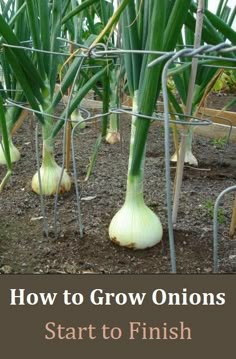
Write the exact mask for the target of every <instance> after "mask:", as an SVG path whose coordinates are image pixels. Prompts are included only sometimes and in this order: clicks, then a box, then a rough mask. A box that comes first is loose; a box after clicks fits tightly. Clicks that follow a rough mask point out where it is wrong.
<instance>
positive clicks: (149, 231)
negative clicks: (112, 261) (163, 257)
mask: <svg viewBox="0 0 236 359" xmlns="http://www.w3.org/2000/svg"><path fill="white" fill-rule="evenodd" d="M162 235H163V230H162V225H161V222H160V220H159V218H158V217H157V215H156V214H155V213H154V212H153V211H152V210H151V209H150V208H149V207H147V206H146V204H145V203H144V200H143V194H142V193H138V194H137V193H136V194H135V193H132V192H131V193H127V195H126V200H125V203H124V205H123V206H122V207H121V209H120V210H119V211H118V212H117V213H116V214H115V216H114V217H113V218H112V220H111V223H110V226H109V237H110V239H111V240H112V241H113V242H114V243H116V244H118V245H120V246H124V247H128V248H133V249H145V248H149V247H152V246H154V245H156V244H157V243H159V242H160V241H161V239H162Z"/></svg>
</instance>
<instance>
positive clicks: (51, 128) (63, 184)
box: [0, 0, 106, 195]
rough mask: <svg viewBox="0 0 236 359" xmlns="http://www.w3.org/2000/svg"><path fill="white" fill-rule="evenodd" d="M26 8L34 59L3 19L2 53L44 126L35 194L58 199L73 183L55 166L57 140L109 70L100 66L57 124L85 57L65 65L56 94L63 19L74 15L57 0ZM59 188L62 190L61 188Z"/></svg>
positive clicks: (0, 19) (30, 0)
mask: <svg viewBox="0 0 236 359" xmlns="http://www.w3.org/2000/svg"><path fill="white" fill-rule="evenodd" d="M25 3H26V6H25V11H26V14H27V21H28V24H29V25H28V26H29V29H30V39H32V43H33V49H34V51H33V52H32V54H31V51H30V49H29V51H27V49H26V50H25V49H24V48H22V46H21V45H22V44H21V43H20V41H19V39H18V37H17V35H16V34H15V33H14V31H13V30H12V28H11V26H10V24H9V23H7V21H6V20H5V19H4V17H3V16H2V15H0V35H1V36H2V39H3V41H2V42H3V43H4V45H3V52H4V56H5V58H6V61H7V62H8V63H9V64H10V66H11V70H12V72H13V73H14V76H15V77H16V79H17V81H18V82H19V84H20V86H21V89H22V91H23V92H24V95H25V97H26V99H27V101H28V103H29V105H30V106H31V108H32V110H33V111H34V112H35V113H36V115H37V118H38V121H39V123H40V124H41V126H42V136H43V153H42V165H41V168H40V170H39V172H37V173H36V174H35V175H34V176H33V179H32V189H33V190H34V191H35V192H36V193H40V192H42V193H43V194H45V195H51V194H54V193H56V192H57V190H59V192H61V193H63V192H64V191H68V190H69V189H70V187H71V181H70V178H69V175H68V173H67V172H66V170H64V169H62V168H61V167H60V166H59V165H58V164H57V163H56V161H55V158H54V141H55V137H56V136H57V134H58V132H59V131H60V129H61V128H62V127H63V125H64V122H65V116H66V115H68V116H69V115H70V114H71V113H72V112H73V111H74V110H75V109H76V108H77V106H78V104H79V103H80V101H81V99H82V98H83V97H84V96H85V94H86V93H87V92H88V91H89V90H90V89H91V88H92V87H93V86H94V84H95V83H96V82H97V81H98V79H99V78H100V77H101V76H102V75H103V73H104V72H105V71H106V67H105V66H104V67H102V68H101V69H100V71H98V72H97V73H96V74H95V75H94V76H93V77H91V78H90V79H89V80H88V81H87V82H86V84H85V85H84V86H83V87H82V88H80V89H79V90H78V92H77V93H76V94H75V96H74V97H73V100H72V101H71V104H70V108H67V109H66V110H65V111H64V112H63V113H62V115H61V120H60V121H58V122H55V121H54V119H53V117H54V113H55V108H56V106H57V104H58V103H59V101H60V100H61V98H62V96H63V95H64V94H67V91H68V89H69V87H70V86H71V84H72V83H73V81H74V78H75V76H76V74H77V72H78V68H79V67H80V66H81V64H82V62H83V61H84V56H83V54H82V53H81V55H80V56H74V57H73V58H72V60H73V61H71V63H70V64H69V65H68V64H67V66H64V73H63V79H62V82H61V84H60V90H59V91H58V92H55V88H56V83H57V79H58V67H59V65H60V64H61V62H62V58H61V56H60V55H57V54H58V53H59V52H61V51H62V50H61V44H62V41H61V40H60V39H59V38H60V37H61V35H62V33H61V31H62V24H65V25H66V20H65V17H66V19H68V20H69V19H70V18H71V16H72V15H71V14H72V12H71V11H70V12H69V13H67V9H68V5H69V2H68V1H67V2H64V1H62V0H53V1H52V2H48V1H46V0H41V1H40V2H38V1H36V0H26V1H25ZM91 3H94V1H93V2H91V1H89V0H87V1H85V2H84V3H83V6H78V7H76V8H75V9H74V10H73V15H74V14H75V13H78V12H79V11H81V9H82V10H83V9H84V8H85V6H86V5H87V6H89V5H91ZM68 20H67V21H68ZM93 39H94V38H93V37H92V38H90V39H88V40H87V44H85V47H86V46H87V48H88V46H89V45H90V44H91V42H92V41H93ZM63 45H64V43H63ZM63 62H64V60H63ZM65 70H66V72H65ZM61 175H62V176H61ZM59 183H60V188H59V189H58V184H59Z"/></svg>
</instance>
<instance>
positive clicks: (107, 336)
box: [0, 275, 236, 359]
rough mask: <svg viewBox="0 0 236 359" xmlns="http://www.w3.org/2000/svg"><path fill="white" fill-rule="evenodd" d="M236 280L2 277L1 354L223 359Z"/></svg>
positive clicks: (230, 346) (229, 343)
mask: <svg viewBox="0 0 236 359" xmlns="http://www.w3.org/2000/svg"><path fill="white" fill-rule="evenodd" d="M235 303H236V286H235V276H234V275H209V276H200V275H198V276H197V275H196V276H190V275H188V276H184V275H183V276H180V275H166V276H165V275H161V276H159V275H158V276H157V275H136V276H129V275H108V276H103V275H100V276H98V275H75V276H73V275H67V276H66V275H59V276H57V275H55V276H54V275H49V276H40V275H39V276H38V275H24V276H19V275H12V276H10V275H9V276H7V275H5V276H1V277H0V311H1V352H2V353H4V357H5V358H8V359H11V358H15V357H16V356H17V357H20V358H25V359H28V358H29V359H32V358H38V357H41V358H42V357H44V358H77V357H78V358H79V357H84V358H88V359H90V358H111V357H112V358H120V356H121V355H122V356H123V358H126V357H129V356H130V355H131V354H132V357H134V358H145V359H148V358H155V357H160V355H163V358H170V355H173V354H174V355H176V356H177V357H178V358H188V359H189V358H199V357H201V358H207V357H209V358H215V359H217V358H222V357H225V358H227V357H228V355H231V354H229V353H233V352H234V351H235V306H236V304H235Z"/></svg>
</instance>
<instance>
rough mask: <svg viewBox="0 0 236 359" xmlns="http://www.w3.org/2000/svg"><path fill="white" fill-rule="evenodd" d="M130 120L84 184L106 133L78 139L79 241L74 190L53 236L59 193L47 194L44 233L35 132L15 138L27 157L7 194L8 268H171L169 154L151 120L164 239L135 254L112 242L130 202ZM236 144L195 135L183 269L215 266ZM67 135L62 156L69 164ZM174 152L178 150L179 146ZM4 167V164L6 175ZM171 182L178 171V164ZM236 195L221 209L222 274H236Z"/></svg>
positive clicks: (2, 247)
mask: <svg viewBox="0 0 236 359" xmlns="http://www.w3.org/2000/svg"><path fill="white" fill-rule="evenodd" d="M129 125H130V121H129V119H122V121H121V129H122V143H121V144H118V145H113V146H112V145H108V144H106V143H103V144H102V147H101V149H100V152H99V155H98V158H97V164H96V167H95V170H94V172H93V175H92V177H91V178H90V180H89V181H88V182H84V177H85V173H86V168H87V165H88V163H89V158H90V155H91V153H92V149H93V146H94V143H95V141H96V139H97V136H98V133H99V124H98V125H97V126H95V125H92V126H90V127H89V128H87V129H86V130H84V132H83V134H81V135H80V136H76V140H75V143H76V144H75V151H76V163H77V171H78V175H79V185H80V190H81V210H82V221H83V226H84V236H83V238H80V236H79V227H78V220H77V218H78V215H77V205H76V196H75V187H74V185H73V186H72V190H71V191H70V193H67V194H65V195H64V196H60V198H59V203H58V226H57V229H58V237H57V238H55V236H54V228H53V223H54V198H53V197H52V198H46V199H45V208H46V215H47V222H48V225H49V237H48V238H47V237H46V236H45V235H44V234H43V220H42V218H41V216H42V213H41V207H40V199H39V196H37V195H36V194H34V193H33V192H32V190H31V187H30V181H31V178H32V176H33V174H34V173H35V171H36V159H35V149H34V131H33V129H32V127H31V126H30V124H29V121H26V122H25V123H24V125H23V126H22V127H21V128H20V129H19V131H18V132H17V136H16V137H15V140H14V142H15V143H16V145H17V147H18V148H19V150H20V151H21V154H22V158H21V160H20V161H19V162H18V163H16V164H15V165H14V174H13V176H12V178H11V181H10V182H9V183H8V185H7V186H6V188H5V190H4V191H3V193H1V197H0V272H1V273H132V274H138V273H169V272H170V268H171V267H170V252H169V244H168V230H167V211H166V191H165V159H164V139H163V135H164V133H163V128H162V127H159V126H158V125H156V124H155V125H152V127H151V130H150V135H149V141H148V148H147V159H146V172H145V173H146V177H145V200H146V203H147V205H148V206H150V208H152V209H153V210H154V211H155V212H156V213H157V214H158V215H159V217H160V219H161V222H162V224H163V227H164V237H163V241H162V242H161V244H158V245H156V246H155V247H153V248H151V249H148V250H139V251H133V250H131V249H126V248H121V247H119V246H117V245H115V244H113V243H112V242H111V241H110V240H109V237H108V226H109V223H110V221H111V219H112V216H113V215H114V214H115V213H116V211H117V210H118V209H119V208H120V206H121V205H122V203H123V201H124V194H125V187H126V172H127V159H128V148H129ZM235 150H236V144H230V145H229V146H228V147H227V150H226V151H224V145H222V144H219V143H214V141H212V140H208V139H206V138H201V137H195V141H194V153H195V155H196V156H197V158H198V160H199V167H198V168H196V169H194V168H190V167H186V168H185V173H184V182H183V188H182V197H181V203H180V209H179V216H178V221H177V225H176V228H175V245H176V257H177V272H178V273H211V272H212V271H213V223H212V222H213V220H212V211H213V206H214V202H215V200H216V198H217V196H218V195H219V194H220V192H221V191H223V190H224V189H225V188H227V187H229V186H231V185H234V184H235V179H236V158H235ZM60 151H61V139H58V140H57V142H56V158H57V161H58V163H59V164H60V163H61V161H62V155H61V153H60ZM172 152H173V149H172ZM4 171H5V169H4V168H3V167H1V168H0V178H3V175H4ZM172 172H173V173H172V179H173V178H174V169H172ZM233 198H234V195H233V194H229V195H227V196H225V198H224V200H223V201H222V207H221V209H220V213H219V220H220V222H221V223H220V226H219V260H220V271H221V272H228V273H229V272H235V270H236V244H235V240H234V239H233V240H231V239H229V236H228V231H229V225H230V219H231V210H232V204H233Z"/></svg>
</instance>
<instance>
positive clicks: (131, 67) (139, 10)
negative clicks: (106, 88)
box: [109, 0, 191, 249]
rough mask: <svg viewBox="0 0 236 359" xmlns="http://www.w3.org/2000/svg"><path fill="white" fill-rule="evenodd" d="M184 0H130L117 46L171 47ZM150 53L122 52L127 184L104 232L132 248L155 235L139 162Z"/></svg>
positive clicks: (153, 86)
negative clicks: (128, 117) (128, 118)
mask: <svg viewBox="0 0 236 359" xmlns="http://www.w3.org/2000/svg"><path fill="white" fill-rule="evenodd" d="M190 2H191V1H190V0H184V1H183V0H181V1H180V0H176V1H175V2H171V3H170V2H165V1H162V0H150V1H145V2H138V4H137V3H136V2H135V1H130V2H129V4H128V6H127V9H126V10H125V12H124V14H123V17H122V20H123V23H122V36H123V41H122V42H123V46H124V48H125V49H128V50H132V49H133V50H138V49H140V50H145V49H148V50H153V51H171V50H173V49H174V48H175V46H176V42H177V40H178V37H179V35H180V32H181V28H182V25H183V21H184V19H185V16H187V13H188V8H189V5H190ZM154 59H155V56H153V55H151V54H148V55H141V54H127V55H125V68H126V76H127V82H128V87H129V91H130V94H131V96H132V97H133V113H134V114H135V113H139V114H140V116H138V117H137V116H134V117H133V118H132V128H131V139H130V155H129V166H128V176H127V190H126V196H125V202H124V205H123V206H122V208H121V209H120V210H119V211H118V212H117V213H116V214H115V216H114V217H113V219H112V221H111V224H110V227H109V236H110V239H111V240H112V241H113V242H116V243H118V244H119V245H124V246H128V247H132V248H136V249H145V248H148V247H151V246H153V245H155V244H157V243H158V242H160V241H161V238H162V226H161V223H160V220H159V218H158V217H157V216H156V215H155V214H154V213H153V211H151V209H149V208H148V207H147V206H146V204H145V202H144V197H143V180H144V162H145V153H146V142H147V136H148V131H149V128H150V120H147V119H145V118H143V117H142V114H143V115H147V116H151V115H152V114H153V111H154V109H155V106H156V101H157V97H158V95H159V92H160V88H161V70H162V66H163V65H162V64H159V65H158V66H156V67H155V68H148V67H147V65H148V64H149V63H150V62H151V61H152V60H154Z"/></svg>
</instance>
